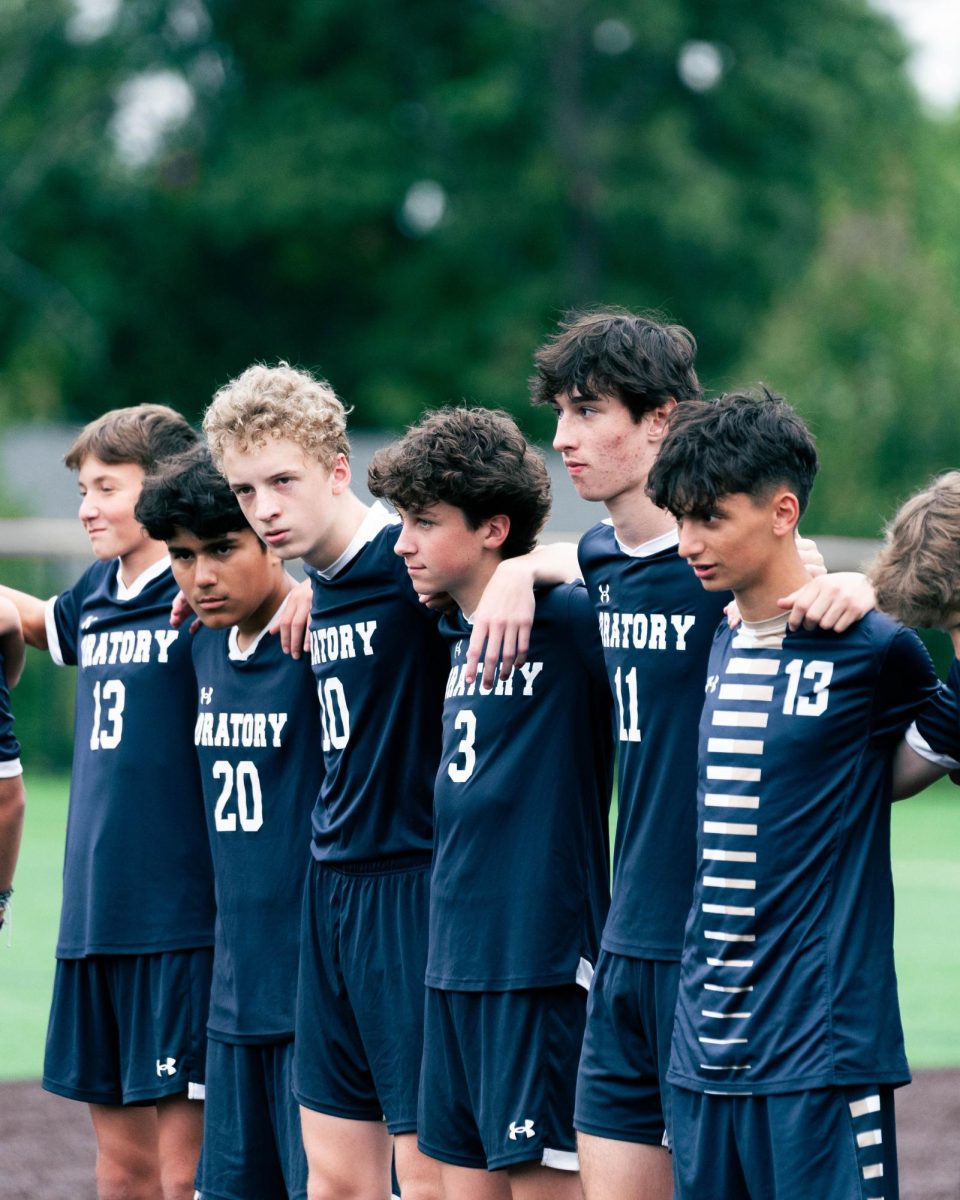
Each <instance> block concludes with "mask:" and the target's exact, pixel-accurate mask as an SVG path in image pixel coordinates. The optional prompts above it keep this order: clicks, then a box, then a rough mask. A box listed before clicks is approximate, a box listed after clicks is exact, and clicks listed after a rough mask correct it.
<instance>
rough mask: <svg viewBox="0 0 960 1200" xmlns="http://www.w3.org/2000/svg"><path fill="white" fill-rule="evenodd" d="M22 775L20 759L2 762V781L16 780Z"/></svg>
mask: <svg viewBox="0 0 960 1200" xmlns="http://www.w3.org/2000/svg"><path fill="white" fill-rule="evenodd" d="M22 774H23V767H22V766H21V765H20V759H19V758H8V759H6V760H5V761H3V762H0V779H15V778H16V777H17V776H18V775H22Z"/></svg>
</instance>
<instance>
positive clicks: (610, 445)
mask: <svg viewBox="0 0 960 1200" xmlns="http://www.w3.org/2000/svg"><path fill="white" fill-rule="evenodd" d="M695 353H696V344H695V342H694V339H693V336H692V335H691V334H690V332H689V331H688V330H686V329H684V328H683V327H681V326H678V325H667V324H664V323H662V322H661V321H659V320H657V319H654V318H652V317H648V316H644V315H642V314H635V313H630V312H626V311H624V310H621V309H611V310H605V311H602V312H587V313H580V314H574V315H573V316H571V318H570V319H569V320H568V321H566V322H565V323H564V324H563V325H561V327H560V330H559V332H558V333H557V334H556V336H555V337H553V338H551V339H550V340H549V341H548V342H547V343H546V344H545V345H543V346H542V347H541V348H540V349H539V350H538V351H537V353H536V355H535V358H534V362H535V366H536V374H535V376H534V378H533V379H532V381H531V398H532V400H533V402H534V403H535V404H547V405H550V406H551V407H552V408H553V410H554V412H555V414H556V418H557V427H556V434H555V436H554V441H553V444H554V448H555V449H556V450H558V451H559V452H560V453H561V454H562V456H563V460H564V464H565V465H566V467H567V470H568V472H569V474H570V477H571V479H572V481H573V484H574V486H575V487H576V489H577V492H578V493H579V494H580V495H581V496H582V497H583V498H584V499H587V500H595V501H600V502H602V503H603V504H604V505H605V507H606V509H607V512H608V513H609V517H608V519H607V520H605V521H602V522H600V523H599V524H598V525H596V526H594V528H593V529H591V530H589V531H588V532H587V533H586V534H585V535H584V537H583V538H582V540H581V542H580V569H581V572H582V575H583V578H584V581H585V583H586V585H587V589H588V591H589V594H590V598H591V600H592V601H593V603H594V606H595V608H596V611H597V616H598V618H599V624H600V632H601V638H602V642H603V654H604V659H605V662H606V668H607V675H608V679H609V683H610V688H611V690H612V692H613V695H614V697H615V701H616V709H617V715H616V730H617V735H618V738H619V789H618V803H619V813H618V821H617V832H616V839H615V844H614V855H613V896H612V901H611V907H610V914H609V917H608V919H607V923H606V926H605V928H604V933H603V942H602V949H601V952H600V958H599V961H598V963H597V970H596V973H595V975H594V977H593V983H592V985H591V989H590V999H589V1003H588V1014H587V1029H586V1036H585V1039H584V1047H583V1055H582V1058H581V1064H580V1077H579V1080H578V1085H577V1107H576V1118H575V1124H576V1127H577V1130H578V1133H579V1137H578V1145H579V1149H580V1164H581V1171H582V1174H583V1185H584V1190H585V1192H586V1194H587V1196H588V1198H589V1200H667V1198H668V1197H669V1196H670V1195H671V1193H672V1168H671V1163H670V1157H669V1154H668V1153H667V1151H666V1150H665V1149H664V1147H665V1145H666V1144H667V1142H668V1140H669V1139H668V1128H669V1105H670V1090H669V1088H667V1086H666V1083H665V1075H666V1069H667V1060H668V1055H669V1046H670V1036H671V1030H672V1025H673V1013H674V1008H675V1005H676V989H677V978H678V972H679V960H680V954H681V949H682V944H683V926H684V920H685V918H686V913H687V910H688V908H689V904H690V896H691V893H692V888H693V879H694V869H695V863H696V825H695V821H696V727H697V722H698V719H699V715H700V710H701V708H702V706H703V683H704V679H705V678H706V666H707V657H708V654H709V648H710V642H711V638H712V636H713V632H714V630H715V628H716V625H717V622H718V621H719V620H720V619H721V617H722V615H723V609H724V606H725V605H726V603H727V602H728V601H729V600H730V599H731V597H730V595H729V593H727V594H726V595H721V594H706V593H704V592H703V589H701V588H700V587H699V586H698V585H697V582H696V580H695V579H694V578H693V576H692V573H691V572H690V571H689V569H688V568H687V567H686V565H685V564H684V563H683V561H682V560H681V558H680V557H679V555H678V553H677V540H678V535H677V527H676V522H675V521H674V519H673V517H672V516H671V515H670V514H669V513H666V512H663V511H662V510H660V509H658V508H657V507H656V505H655V504H654V503H653V502H652V501H651V500H650V498H649V497H648V496H647V494H646V491H645V487H646V483H647V476H648V473H649V471H650V468H651V466H652V464H653V462H654V460H655V458H656V455H657V453H658V451H659V448H660V443H661V441H662V438H663V436H664V433H665V431H666V428H667V425H668V422H669V420H670V417H671V414H672V413H673V412H674V411H675V410H676V409H677V408H678V406H679V407H680V408H682V407H683V406H684V405H685V404H687V403H689V402H691V401H694V400H697V399H698V398H699V397H700V383H699V380H698V378H697V374H696V370H695V365H694V359H695ZM791 603H793V604H794V608H793V610H792V612H791V614H790V617H791V621H793V622H797V623H800V622H802V621H804V620H809V621H810V622H822V623H823V624H824V626H825V627H826V628H830V627H831V626H833V625H836V627H837V628H841V627H843V625H845V624H846V623H848V622H849V621H850V620H851V619H853V617H854V616H856V615H860V614H862V612H863V611H865V610H866V608H869V607H870V604H871V603H872V595H871V593H870V591H869V588H867V589H864V587H863V583H862V577H855V578H854V577H845V578H844V577H838V576H827V577H825V578H823V579H822V580H813V581H812V582H811V583H810V584H809V585H808V586H807V587H805V588H802V589H801V590H800V592H798V593H796V594H795V595H793V596H790V597H787V598H786V599H785V604H787V605H788V606H789V604H791ZM482 632H483V631H481V634H482ZM479 636H480V635H479V634H478V637H476V638H475V639H474V640H475V641H477V640H479ZM487 665H488V667H489V662H488V664H487ZM664 847H669V853H665V852H664Z"/></svg>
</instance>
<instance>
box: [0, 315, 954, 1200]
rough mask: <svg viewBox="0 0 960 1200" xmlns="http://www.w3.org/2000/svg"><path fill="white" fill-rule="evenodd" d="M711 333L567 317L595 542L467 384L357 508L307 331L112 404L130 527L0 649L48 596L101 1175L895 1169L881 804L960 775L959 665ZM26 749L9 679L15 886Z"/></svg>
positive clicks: (140, 1184)
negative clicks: (840, 557) (221, 378)
mask: <svg viewBox="0 0 960 1200" xmlns="http://www.w3.org/2000/svg"><path fill="white" fill-rule="evenodd" d="M695 351H696V346H695V342H694V339H693V338H692V336H691V335H690V334H689V332H688V331H687V330H685V329H682V328H681V327H679V326H672V325H666V324H663V323H662V322H660V321H658V320H654V319H652V318H649V317H646V316H642V315H636V314H631V313H627V312H623V311H620V310H611V311H606V312H594V313H585V314H576V315H574V316H572V317H571V318H570V319H569V320H568V321H566V322H565V323H564V324H563V325H562V326H561V327H560V329H559V331H558V332H557V333H556V334H555V336H553V337H552V338H551V339H550V340H549V341H548V342H547V343H545V344H544V346H543V347H541V348H540V350H539V351H538V352H537V354H536V356H535V365H536V373H535V375H534V378H533V380H532V399H533V401H534V403H541V404H547V405H549V406H550V407H551V408H552V409H553V410H554V412H555V414H556V420H557V425H556V434H555V438H554V447H555V449H556V450H558V451H559V452H560V453H561V454H562V456H563V460H564V464H565V466H566V468H567V471H568V473H569V475H570V477H571V480H572V482H573V484H574V486H575V487H576V489H577V491H578V492H579V493H580V495H581V496H583V497H584V498H586V499H588V500H593V501H598V502H601V503H603V504H604V505H605V507H606V510H607V514H608V517H607V519H606V520H604V521H602V522H600V523H599V524H598V525H596V526H595V527H594V528H593V529H591V530H589V531H588V532H587V533H586V534H585V535H584V537H583V538H582V540H581V542H580V544H579V547H577V548H574V547H567V546H548V547H538V546H537V544H536V543H537V537H538V534H539V532H540V530H541V528H542V526H543V523H544V521H545V519H546V517H547V515H548V512H549V507H550V484H549V479H548V475H547V472H546V469H545V466H544V463H543V460H542V457H541V456H540V455H539V453H538V452H537V451H536V450H535V449H533V448H532V447H531V446H530V445H528V444H527V442H526V441H525V439H524V438H523V436H522V434H521V433H520V431H519V429H518V428H517V426H516V424H515V423H514V422H513V421H512V419H511V418H509V417H507V416H506V415H505V414H503V413H499V412H492V411H490V410H486V409H483V408H465V407H461V408H451V409H441V410H439V411H436V412H433V413H428V414H427V415H425V416H424V417H423V418H422V419H421V421H420V422H418V424H417V425H415V426H413V427H412V428H411V429H410V430H408V432H407V433H406V434H405V435H404V437H403V438H401V439H400V440H399V441H398V442H396V443H395V444H394V445H392V446H390V447H388V448H386V449H384V450H382V451H380V452H379V453H378V454H377V455H376V456H375V458H374V460H373V462H372V464H371V467H370V472H369V486H370V490H371V492H372V493H373V494H374V496H376V497H378V498H379V499H378V501H377V502H376V503H375V504H374V505H373V506H372V507H368V506H366V505H364V504H363V503H362V502H361V501H360V500H359V499H358V498H357V496H356V495H355V494H354V492H353V491H352V490H351V487H350V482H351V479H350V466H349V445H348V441H347V434H346V411H345V409H344V407H343V405H342V404H341V402H340V401H339V400H338V398H337V397H336V395H335V394H334V392H333V391H332V389H331V388H330V387H329V385H327V384H326V383H324V382H322V381H319V380H317V379H315V378H313V377H312V376H310V375H309V374H307V373H305V372H302V371H298V370H295V369H293V368H290V367H288V366H286V365H285V364H281V365H280V366H277V367H264V366H254V367H251V368H249V369H248V370H247V371H245V372H244V373H243V374H242V375H240V376H239V377H238V378H237V379H235V380H233V381H231V382H230V383H229V384H227V385H226V386H225V387H224V388H222V389H221V390H220V391H219V392H218V393H217V395H216V396H215V397H214V400H213V403H212V405H211V406H210V408H209V409H208V411H207V413H206V416H205V419H204V433H205V435H206V439H205V444H204V443H201V442H200V439H199V438H198V436H197V434H195V433H194V431H193V430H192V429H191V428H190V427H189V426H188V425H187V423H186V422H185V421H184V420H183V419H182V418H181V417H179V415H178V414H176V413H174V412H173V410H171V409H167V408H164V407H162V406H156V405H140V406H137V407H136V408H131V409H123V410H117V411H115V412H112V413H108V414H106V415H105V416H104V417H102V418H100V419H99V420H98V421H96V422H93V423H92V424H91V425H90V426H88V427H87V428H86V429H85V430H84V431H83V432H82V433H81V434H80V436H79V437H78V439H77V441H76V443H75V444H74V446H73V447H72V448H71V450H70V452H69V453H68V455H67V459H66V461H67V465H68V466H69V467H70V468H71V469H74V470H76V471H77V472H78V478H79V484H80V491H81V495H82V501H81V507H80V518H81V521H82V522H83V523H84V526H85V528H86V529H87V532H88V534H89V536H90V539H91V544H92V546H93V549H94V553H95V555H96V558H97V562H96V563H95V564H94V565H93V566H91V567H90V568H89V569H88V570H87V571H86V572H85V573H84V575H83V576H82V577H81V579H80V580H79V581H78V582H77V584H76V585H75V586H74V587H72V588H70V589H69V590H67V591H65V592H63V593H61V594H60V595H58V596H56V597H54V598H53V599H52V600H50V601H47V602H44V601H42V600H40V599H38V598H35V597H32V596H29V595H26V594H25V593H21V592H16V591H14V590H12V589H9V588H2V589H0V596H2V599H0V636H2V641H0V651H2V658H0V668H2V667H5V668H6V672H7V675H8V676H14V675H16V674H19V667H20V662H21V661H22V642H21V641H20V630H21V628H22V636H23V638H25V639H26V641H27V642H28V643H30V644H32V645H34V646H39V647H42V648H46V649H48V650H49V651H50V653H51V655H52V657H53V658H54V660H55V661H56V662H58V663H61V664H66V665H73V666H76V667H77V672H78V675H77V711H76V728H75V750H74V766H73V776H72V781H71V795H70V808H69V815H68V828H67V843H66V855H65V864H64V901H63V912H62V917H61V925H60V933H59V938H58V945H57V970H56V978H55V984H54V996H53V1003H52V1008H51V1017H50V1025H49V1030H48V1039H47V1049H46V1057H45V1064H44V1081H43V1082H44V1086H45V1087H46V1088H48V1089H49V1090H51V1091H54V1092H57V1093H59V1094H61V1095H64V1096H68V1097H70V1098H72V1099H76V1100H80V1101H84V1102H86V1103H87V1104H89V1106H90V1111H91V1115H92V1118H93V1126H94V1131H95V1134H96V1138H97V1145H98V1165H97V1185H98V1194H99V1196H100V1197H101V1200H119V1198H120V1197H134V1198H136V1200H139V1198H140V1197H143V1198H144V1200H158V1198H160V1197H162V1200H174V1198H176V1200H181V1198H183V1197H190V1196H192V1195H194V1188H196V1194H197V1195H199V1196H201V1197H205V1198H207V1200H267V1198H272V1197H295V1198H301V1197H307V1196H309V1197H310V1200H326V1198H332V1197H338V1198H341V1197H357V1198H358V1200H384V1198H385V1197H388V1196H389V1195H390V1192H391V1187H392V1186H394V1187H395V1186H399V1189H400V1192H401V1194H402V1195H403V1196H404V1197H405V1198H412V1200H440V1198H441V1197H445V1198H448V1200H488V1198H489V1200H506V1198H509V1197H516V1198H517V1200H535V1198H536V1200H539V1198H541V1197H543V1198H545V1200H546V1198H551V1200H553V1198H556V1200H573V1198H574V1197H578V1196H582V1195H586V1197H587V1200H614V1198H616V1200H623V1198H626V1200H665V1198H667V1197H670V1196H671V1195H676V1196H678V1197H680V1198H681V1200H687V1198H695V1200H740V1198H741V1197H742V1198H744V1200H748V1198H749V1200H760V1198H765V1197H768V1196H774V1195H775V1196H777V1197H778V1198H782V1197H788V1198H789V1197H797V1198H798V1200H799V1198H800V1197H803V1198H804V1200H806V1198H808V1197H810V1196H815V1195H816V1196H829V1197H831V1200H846V1198H847V1197H850V1198H851V1200H853V1198H854V1197H857V1198H861V1197H870V1198H872V1200H883V1198H886V1200H891V1197H895V1196H896V1195H897V1169H896V1142H895V1126H894V1115H893V1100H892V1092H893V1089H894V1088H895V1087H897V1086H898V1085H900V1084H903V1083H906V1082H908V1081H909V1072H908V1068H907V1063H906V1058H905V1055H904V1049H903V1036H902V1031H901V1027H900V1018H899V1010H898V1005H897V993H896V977H895V974H894V967H893V952H892V914H893V907H892V881H891V872H890V848H889V818H890V804H891V801H892V799H893V798H894V796H897V797H900V796H907V795H909V794H912V793H913V792H915V791H917V790H919V789H920V788H922V787H923V786H925V785H926V784H927V783H929V782H930V781H932V780H933V779H934V778H936V777H938V776H939V775H941V774H943V773H944V772H945V771H947V770H950V769H953V768H955V767H957V766H960V763H958V761H957V760H958V759H960V719H958V705H957V699H956V686H957V683H958V682H960V679H958V678H957V677H954V676H951V681H950V682H951V685H952V687H947V686H944V685H941V684H940V682H939V681H938V679H937V678H936V674H935V672H934V670H933V667H932V664H931V663H930V660H929V657H928V656H927V654H926V651H925V650H924V649H923V647H922V645H921V643H920V642H919V640H918V639H917V637H916V635H915V634H914V633H913V632H912V631H910V630H909V629H906V628H904V626H902V625H899V624H897V623H896V622H895V621H893V620H892V619H890V618H889V617H887V616H885V615H881V613H879V612H878V611H875V609H874V606H875V595H874V590H873V588H872V587H871V586H870V584H869V583H868V582H867V581H866V580H865V579H864V578H863V577H862V576H857V575H842V576H831V575H826V574H824V573H823V571H822V567H821V566H819V565H818V563H817V561H815V555H811V552H810V551H809V549H808V548H806V547H805V546H804V544H803V542H802V540H801V539H798V537H797V527H798V523H799V521H800V518H801V515H802V513H803V511H804V508H805V506H806V503H807V499H808V496H809V493H810V489H811V486H812V484H813V480H814V476H815V474H816V471H817V467H818V463H817V455H816V450H815V448H814V444H813V440H812V438H811V436H810V434H809V432H808V431H807V429H806V428H805V426H804V425H803V423H802V422H801V421H800V420H799V418H798V417H797V416H796V414H795V413H794V412H793V411H792V410H791V409H790V408H789V407H788V406H787V405H786V403H785V402H783V401H782V400H781V399H780V398H778V397H776V396H774V395H772V394H771V393H769V392H768V391H766V390H765V389H762V388H761V389H759V390H757V391H754V392H742V393H733V394H730V395H728V396H725V397H721V398H720V399H719V400H713V401H705V400H703V398H702V396H701V389H700V385H699V381H698V379H697V376H696V371H695V367H694V357H695ZM958 481H960V476H957V477H953V476H948V477H945V478H944V479H943V480H942V481H939V482H938V484H937V485H935V486H934V488H932V489H930V490H929V491H927V492H926V493H923V494H922V495H921V496H919V497H917V498H916V499H915V500H914V501H913V502H911V504H909V505H907V506H906V507H905V509H904V510H903V513H902V514H901V516H900V517H899V518H898V520H897V521H896V522H895V523H894V525H893V526H892V527H891V531H890V537H889V541H888V546H887V548H886V550H885V551H884V554H883V555H882V557H881V560H880V562H879V564H878V566H877V568H876V571H875V576H874V578H875V582H876V585H877V594H878V595H879V599H880V602H881V604H882V606H883V607H884V608H885V609H886V610H887V611H888V612H891V613H893V614H895V615H897V616H901V617H903V618H904V619H906V620H910V621H914V622H920V621H922V622H924V623H928V624H942V625H945V626H947V627H950V626H951V624H952V622H953V620H954V613H955V608H956V607H957V605H956V603H955V598H956V597H957V595H958V594H960V589H958V588H957V587H955V586H954V584H953V579H954V575H955V574H956V572H957V564H956V562H955V561H954V559H955V550H954V546H955V545H956V535H957V534H958V533H960V503H958V502H957V499H956V498H955V497H957V498H960V486H958ZM381 499H382V500H386V501H388V502H389V504H390V505H391V506H392V510H395V511H391V510H390V509H388V508H387V507H385V506H384V505H383V504H382V503H381V502H380V500H381ZM954 508H955V509H956V510H957V511H956V512H954ZM951 539H952V540H951ZM295 558H301V559H302V560H303V562H304V565H305V568H306V571H307V574H308V576H309V579H308V582H307V584H305V585H299V586H298V585H296V584H295V581H294V580H293V579H292V577H291V576H290V575H289V574H288V573H287V572H286V570H285V568H284V561H285V560H288V559H295ZM811 558H813V559H814V561H808V560H810V559H811ZM178 590H180V591H182V593H183V597H184V598H185V600H186V602H187V604H188V605H189V607H190V608H191V609H192V612H193V614H195V615H196V618H197V619H196V621H195V622H193V623H192V624H191V620H192V618H188V619H187V620H186V621H184V620H183V615H184V611H183V604H182V603H178V605H177V613H176V616H175V618H174V619H175V620H178V621H179V622H180V623H179V625H178V626H177V627H175V628H171V623H170V622H171V616H170V613H171V605H172V604H173V603H174V600H175V597H176V596H177V593H178ZM731 601H735V605H734V607H733V610H732V611H730V612H729V615H725V614H726V613H727V610H728V607H729V606H730V604H731ZM955 640H958V641H960V635H955ZM958 650H960V645H958ZM0 676H2V671H0ZM318 739H319V747H318ZM18 755H19V749H18V747H17V745H16V742H15V741H14V739H13V736H12V733H11V731H10V718H9V704H8V697H7V692H6V687H5V686H4V687H3V689H2V691H0V788H2V787H7V788H8V789H9V795H8V794H7V793H5V792H0V821H2V822H3V823H2V825H0V828H2V829H3V830H4V836H3V838H2V839H0V913H2V909H3V905H4V904H5V902H6V901H8V900H9V885H10V882H11V881H12V875H13V866H14V862H15V858H16V845H17V841H18V834H19V819H20V813H21V811H22V790H20V789H19V778H18V776H19V759H18ZM615 760H616V763H617V771H618V781H617V794H618V805H619V807H618V817H617V824H616V836H615V844H614V847H613V873H612V886H611V880H610V871H609V862H610V849H609V846H608V833H607V830H608V811H609V805H610V796H611V787H612V779H613V771H614V763H615ZM8 813H9V814H10V815H9V816H5V815H4V814H8ZM308 844H309V846H310V849H311V855H310V856H309V858H308V856H307V854H306V847H307V845H308ZM307 868H308V869H307ZM305 870H306V878H304V871H305ZM3 889H6V890H3ZM200 1100H203V1103H202V1104H201V1103H199V1102H198V1101H200ZM198 1157H199V1162H198Z"/></svg>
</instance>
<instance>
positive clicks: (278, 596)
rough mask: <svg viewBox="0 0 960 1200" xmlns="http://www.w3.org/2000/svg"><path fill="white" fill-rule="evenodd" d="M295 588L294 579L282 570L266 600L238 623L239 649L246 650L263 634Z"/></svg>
mask: <svg viewBox="0 0 960 1200" xmlns="http://www.w3.org/2000/svg"><path fill="white" fill-rule="evenodd" d="M294 587H296V582H295V580H294V579H293V577H292V576H290V575H288V574H287V573H286V571H284V570H283V569H281V570H280V577H279V579H278V580H277V582H276V586H275V587H274V588H272V589H271V591H270V594H269V596H267V597H266V598H265V599H264V601H263V603H262V604H260V605H259V606H258V607H257V609H256V611H255V612H252V613H250V615H249V616H248V617H245V618H244V619H243V620H242V621H238V622H237V646H238V647H239V649H241V650H246V649H248V647H249V646H250V644H251V643H252V642H255V641H256V639H257V638H258V637H259V636H260V634H261V633H262V632H263V628H264V626H265V625H266V624H267V622H268V621H269V620H271V619H272V617H273V616H274V614H275V613H276V611H277V609H278V608H279V607H280V605H281V604H282V603H283V602H284V600H285V599H286V597H287V596H288V595H289V593H290V592H291V591H292V590H293V588H294Z"/></svg>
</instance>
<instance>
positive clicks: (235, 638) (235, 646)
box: [227, 589, 292, 662]
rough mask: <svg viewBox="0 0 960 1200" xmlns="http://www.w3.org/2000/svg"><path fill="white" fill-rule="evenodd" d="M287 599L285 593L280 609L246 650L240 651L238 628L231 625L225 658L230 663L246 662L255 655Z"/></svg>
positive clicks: (285, 605)
mask: <svg viewBox="0 0 960 1200" xmlns="http://www.w3.org/2000/svg"><path fill="white" fill-rule="evenodd" d="M291 591H292V589H291ZM289 599H290V592H287V594H286V595H285V596H284V598H283V603H282V604H281V605H280V607H279V608H278V609H277V611H276V612H275V613H274V614H273V616H272V617H271V618H270V620H269V621H267V623H266V625H264V627H263V628H262V629H261V630H260V632H259V633H258V634H257V636H256V637H255V638H254V639H253V641H252V642H251V643H250V645H249V646H248V647H247V648H246V650H241V649H240V630H239V627H238V626H236V625H232V626H231V627H230V633H229V635H228V637H227V658H229V659H230V661H231V662H246V661H247V659H248V658H253V656H254V654H256V652H257V647H258V646H259V645H260V643H261V642H262V641H263V639H264V638H265V637H266V634H267V630H268V629H269V628H270V626H271V625H272V624H273V623H274V621H275V620H276V619H277V617H279V616H280V614H281V613H282V612H283V610H284V609H285V608H286V607H287V601H288V600H289Z"/></svg>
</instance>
